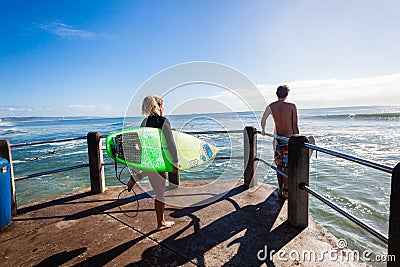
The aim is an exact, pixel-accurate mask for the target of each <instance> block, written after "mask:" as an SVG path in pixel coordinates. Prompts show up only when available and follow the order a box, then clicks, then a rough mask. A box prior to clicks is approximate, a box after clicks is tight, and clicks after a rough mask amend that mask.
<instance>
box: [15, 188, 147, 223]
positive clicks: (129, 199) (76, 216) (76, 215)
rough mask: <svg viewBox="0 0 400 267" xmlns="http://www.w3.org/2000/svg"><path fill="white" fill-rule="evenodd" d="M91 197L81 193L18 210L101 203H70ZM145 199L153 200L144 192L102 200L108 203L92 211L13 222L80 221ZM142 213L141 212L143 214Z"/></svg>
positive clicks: (29, 210) (86, 193) (27, 210)
mask: <svg viewBox="0 0 400 267" xmlns="http://www.w3.org/2000/svg"><path fill="white" fill-rule="evenodd" d="M90 195H92V194H91V193H90V192H85V193H81V194H77V195H73V196H67V197H63V198H60V199H55V200H51V201H47V202H43V203H40V204H37V205H32V206H28V207H24V208H21V209H19V210H18V214H23V213H27V212H32V211H37V210H40V209H44V208H48V207H52V206H55V205H65V204H71V205H73V204H75V205H78V204H81V203H91V202H93V203H97V202H99V201H98V200H93V201H82V202H71V203H69V202H70V201H75V200H78V199H82V198H85V197H88V196H90ZM145 198H151V196H150V195H149V194H148V193H146V192H144V193H141V194H138V195H134V196H131V197H127V198H123V199H112V200H101V202H104V201H106V202H108V203H107V204H104V205H100V206H96V207H93V208H90V209H87V210H84V211H80V212H77V213H74V214H70V215H53V216H48V217H43V216H42V217H29V218H13V221H31V220H43V219H55V218H59V219H64V220H78V219H82V218H85V217H88V216H91V215H96V214H104V213H108V212H107V210H111V209H114V208H116V207H119V206H122V205H125V204H128V203H131V202H134V201H138V200H140V199H145ZM110 201H112V202H111V203H109V202H110ZM141 211H143V210H141ZM141 211H139V212H141ZM125 212H129V211H125ZM135 212H136V211H135ZM110 213H111V212H110ZM112 213H123V211H120V212H112Z"/></svg>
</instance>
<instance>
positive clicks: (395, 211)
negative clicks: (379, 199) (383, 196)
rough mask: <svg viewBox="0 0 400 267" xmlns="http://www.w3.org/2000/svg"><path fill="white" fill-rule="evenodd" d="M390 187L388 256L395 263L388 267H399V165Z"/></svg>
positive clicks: (395, 169)
mask: <svg viewBox="0 0 400 267" xmlns="http://www.w3.org/2000/svg"><path fill="white" fill-rule="evenodd" d="M391 187H392V188H391V192H390V214H389V243H388V255H391V257H393V256H394V257H395V259H396V261H388V263H387V266H390V267H392V266H399V262H400V246H399V244H400V226H399V225H400V163H398V164H397V165H396V167H394V169H393V173H392V186H391Z"/></svg>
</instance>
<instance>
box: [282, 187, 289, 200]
mask: <svg viewBox="0 0 400 267" xmlns="http://www.w3.org/2000/svg"><path fill="white" fill-rule="evenodd" d="M282 198H283V199H288V198H289V190H288V189H287V188H283V192H282Z"/></svg>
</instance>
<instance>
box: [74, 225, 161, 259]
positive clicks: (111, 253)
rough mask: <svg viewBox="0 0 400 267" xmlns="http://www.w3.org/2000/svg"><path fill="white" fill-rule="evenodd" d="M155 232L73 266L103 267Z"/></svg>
mask: <svg viewBox="0 0 400 267" xmlns="http://www.w3.org/2000/svg"><path fill="white" fill-rule="evenodd" d="M154 232H155V231H152V232H149V233H147V234H145V235H142V236H140V237H138V238H135V239H133V240H131V241H129V242H126V243H124V244H121V245H119V246H116V247H115V248H113V249H110V250H109V251H107V252H104V253H100V254H98V255H95V256H93V257H90V258H88V259H86V260H84V261H82V262H79V263H77V264H75V265H73V266H104V265H106V264H107V263H109V262H110V261H112V260H113V259H115V258H117V257H118V256H119V255H121V254H122V253H124V252H125V251H127V250H128V249H130V248H131V247H132V246H134V245H135V244H137V243H138V242H140V241H142V240H144V239H146V238H148V237H149V236H150V235H152V234H153V233H154Z"/></svg>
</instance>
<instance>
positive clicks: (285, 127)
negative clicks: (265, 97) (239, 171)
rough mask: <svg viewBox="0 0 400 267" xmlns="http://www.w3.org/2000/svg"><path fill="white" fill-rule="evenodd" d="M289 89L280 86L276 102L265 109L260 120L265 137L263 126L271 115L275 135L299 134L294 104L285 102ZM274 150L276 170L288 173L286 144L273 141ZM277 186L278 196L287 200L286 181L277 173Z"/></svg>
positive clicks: (288, 135)
mask: <svg viewBox="0 0 400 267" xmlns="http://www.w3.org/2000/svg"><path fill="white" fill-rule="evenodd" d="M289 91H290V89H289V87H288V86H287V85H281V86H279V87H278V89H277V90H276V95H277V96H278V101H275V102H273V103H271V104H269V106H267V107H266V108H265V111H264V114H263V117H262V119H261V129H262V134H263V135H265V126H266V123H267V118H268V117H269V115H271V114H272V117H273V119H274V122H275V135H280V136H284V137H291V136H294V135H298V134H299V126H298V119H297V108H296V105H295V104H292V103H287V102H285V100H286V98H287V96H288V94H289ZM274 148H275V155H274V158H275V164H276V166H277V167H278V169H280V170H282V171H283V172H284V173H286V174H287V173H288V161H289V157H288V156H289V155H288V152H289V150H288V142H286V141H282V140H277V139H275V140H274ZM277 178H278V184H279V196H281V197H283V198H285V199H287V198H288V179H287V178H286V177H284V176H283V175H281V174H279V173H277Z"/></svg>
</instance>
